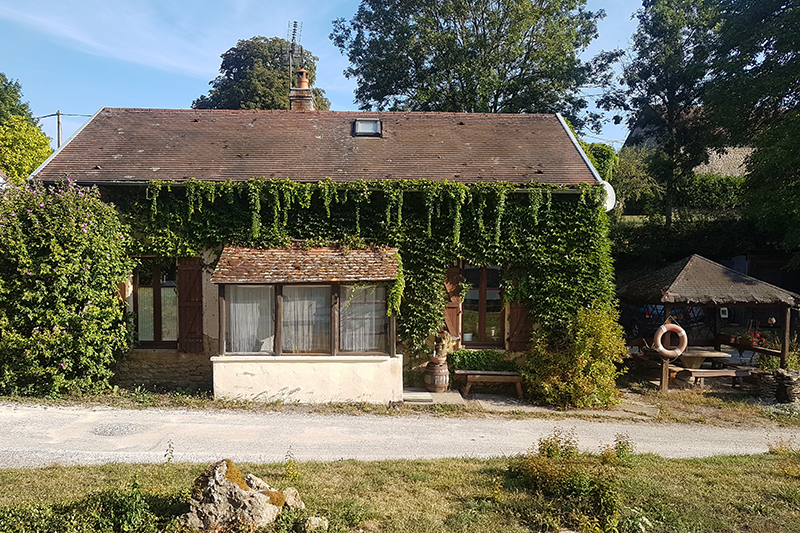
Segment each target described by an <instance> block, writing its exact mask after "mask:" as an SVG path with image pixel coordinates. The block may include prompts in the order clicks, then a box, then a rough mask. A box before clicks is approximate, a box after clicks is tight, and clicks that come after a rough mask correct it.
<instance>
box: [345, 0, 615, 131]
mask: <svg viewBox="0 0 800 533" xmlns="http://www.w3.org/2000/svg"><path fill="white" fill-rule="evenodd" d="M585 5H586V2H585V0H553V1H548V2H544V1H541V0H534V1H531V0H362V1H361V5H360V6H359V8H358V11H357V12H356V14H355V16H354V17H353V19H352V20H350V21H349V22H348V21H346V20H344V19H337V20H335V21H334V22H333V25H334V27H333V32H332V33H331V36H330V37H331V39H332V40H333V42H334V44H335V45H336V46H337V47H339V49H340V50H341V52H342V53H343V54H346V55H347V57H348V59H349V60H350V64H351V66H350V67H349V68H348V69H347V70H346V71H345V76H346V77H348V78H355V79H356V80H357V82H358V88H357V89H356V93H355V94H356V102H357V103H358V104H359V106H360V107H361V108H362V109H371V108H376V109H379V110H383V109H408V110H418V111H451V112H485V113H551V112H561V113H563V114H565V115H566V116H567V117H569V118H570V120H571V121H572V123H573V125H574V126H575V127H576V128H577V129H578V130H581V129H583V128H584V127H585V126H586V125H587V124H591V125H592V126H599V120H600V116H599V115H598V114H596V113H592V114H588V115H587V114H586V113H585V110H586V108H587V102H586V99H585V98H584V97H582V96H580V95H579V88H580V87H586V86H590V85H593V84H602V83H604V82H607V81H608V77H607V76H608V71H609V65H610V63H612V62H613V61H614V60H615V59H616V57H617V54H616V53H614V52H611V53H601V54H600V55H599V56H598V57H597V58H595V59H594V60H593V61H591V62H589V63H585V62H583V61H581V60H580V58H579V55H580V53H581V52H583V51H584V50H585V49H586V47H587V46H588V45H589V43H590V42H591V41H592V40H593V39H594V38H596V37H597V24H596V23H597V20H599V19H600V18H602V17H603V16H605V13H604V12H602V11H599V12H596V13H593V12H591V11H587V10H586V9H585Z"/></svg>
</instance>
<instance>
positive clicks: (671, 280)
mask: <svg viewBox="0 0 800 533" xmlns="http://www.w3.org/2000/svg"><path fill="white" fill-rule="evenodd" d="M617 297H618V298H619V299H620V301H621V302H623V303H628V304H637V305H643V304H684V305H695V306H734V305H743V306H790V307H793V306H795V305H798V303H800V295H797V294H795V293H793V292H790V291H787V290H784V289H781V288H780V287H776V286H775V285H771V284H769V283H767V282H765V281H761V280H758V279H756V278H751V277H750V276H746V275H744V274H742V273H740V272H737V271H735V270H733V269H731V268H728V267H725V266H723V265H720V264H719V263H715V262H714V261H711V260H709V259H706V258H705V257H702V256H699V255H697V254H695V255H692V256H690V257H687V258H685V259H682V260H680V261H678V262H676V263H673V264H671V265H669V266H666V267H664V268H662V269H661V270H657V271H655V272H653V273H652V274H648V275H646V276H644V277H642V278H639V279H637V280H634V281H631V282H629V283H626V284H625V285H622V286H620V287H618V288H617Z"/></svg>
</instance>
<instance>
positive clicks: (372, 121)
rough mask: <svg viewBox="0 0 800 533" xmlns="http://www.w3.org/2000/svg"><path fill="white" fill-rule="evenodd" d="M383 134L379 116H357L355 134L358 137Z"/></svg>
mask: <svg viewBox="0 0 800 533" xmlns="http://www.w3.org/2000/svg"><path fill="white" fill-rule="evenodd" d="M381 134H382V128H381V119H379V118H357V119H356V121H355V123H354V124H353V135H355V136H356V137H380V136H381Z"/></svg>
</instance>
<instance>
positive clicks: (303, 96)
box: [289, 68, 316, 111]
mask: <svg viewBox="0 0 800 533" xmlns="http://www.w3.org/2000/svg"><path fill="white" fill-rule="evenodd" d="M289 109H295V110H298V111H314V110H315V109H316V108H315V107H314V94H313V93H312V92H311V89H310V88H309V86H308V71H307V70H306V69H304V68H301V69H300V70H298V71H297V87H292V88H291V89H290V90H289Z"/></svg>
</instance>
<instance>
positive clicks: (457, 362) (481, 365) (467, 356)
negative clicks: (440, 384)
mask: <svg viewBox="0 0 800 533" xmlns="http://www.w3.org/2000/svg"><path fill="white" fill-rule="evenodd" d="M447 367H448V368H449V369H450V373H451V376H450V378H451V379H452V377H453V376H452V373H453V371H454V370H490V371H500V372H516V371H518V370H519V366H517V364H516V363H515V362H514V361H507V360H506V352H504V351H502V350H456V351H454V352H450V353H449V354H448V355H447Z"/></svg>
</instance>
